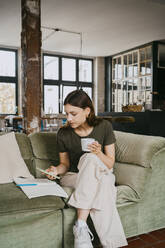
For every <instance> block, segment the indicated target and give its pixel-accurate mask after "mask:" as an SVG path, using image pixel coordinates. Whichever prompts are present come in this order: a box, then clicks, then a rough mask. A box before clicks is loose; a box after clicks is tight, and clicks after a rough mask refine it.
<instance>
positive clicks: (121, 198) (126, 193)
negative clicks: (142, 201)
mask: <svg viewBox="0 0 165 248" xmlns="http://www.w3.org/2000/svg"><path fill="white" fill-rule="evenodd" d="M138 201H139V198H138V196H137V194H136V192H135V191H134V190H133V189H132V188H130V187H129V186H127V185H119V186H117V199H116V203H117V205H118V206H120V205H125V204H131V203H133V202H138Z"/></svg>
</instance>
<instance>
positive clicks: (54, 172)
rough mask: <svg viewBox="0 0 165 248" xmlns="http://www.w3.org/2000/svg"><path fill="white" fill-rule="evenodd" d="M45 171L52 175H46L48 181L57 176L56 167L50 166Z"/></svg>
mask: <svg viewBox="0 0 165 248" xmlns="http://www.w3.org/2000/svg"><path fill="white" fill-rule="evenodd" d="M46 171H47V172H51V173H52V174H53V176H50V175H46V176H47V177H48V178H49V179H50V180H53V179H55V178H56V176H57V175H58V170H57V167H55V166H50V167H49V168H48V169H46ZM43 174H44V173H43Z"/></svg>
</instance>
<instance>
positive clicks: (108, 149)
mask: <svg viewBox="0 0 165 248" xmlns="http://www.w3.org/2000/svg"><path fill="white" fill-rule="evenodd" d="M89 148H90V150H91V152H92V153H94V154H96V155H97V156H98V157H99V158H100V160H101V161H102V162H103V163H104V164H105V165H106V166H107V167H108V168H109V169H111V168H112V167H113V165H114V163H115V145H114V144H111V145H106V146H104V153H103V152H102V150H101V145H100V144H99V143H98V142H93V143H92V144H91V145H89Z"/></svg>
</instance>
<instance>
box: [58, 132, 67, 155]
mask: <svg viewBox="0 0 165 248" xmlns="http://www.w3.org/2000/svg"><path fill="white" fill-rule="evenodd" d="M64 136H65V135H64V130H63V129H62V128H61V129H59V131H58V133H57V147H58V151H59V152H67V149H66V145H65V139H64Z"/></svg>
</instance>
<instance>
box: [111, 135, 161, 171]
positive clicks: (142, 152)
mask: <svg viewBox="0 0 165 248" xmlns="http://www.w3.org/2000/svg"><path fill="white" fill-rule="evenodd" d="M115 136H116V145H115V148H116V161H117V162H122V163H130V164H137V165H140V166H143V167H151V160H152V158H153V156H154V155H155V154H156V153H157V152H158V151H160V150H161V149H162V148H164V147H165V138H163V137H155V136H147V135H139V134H132V133H125V132H120V131H115Z"/></svg>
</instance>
